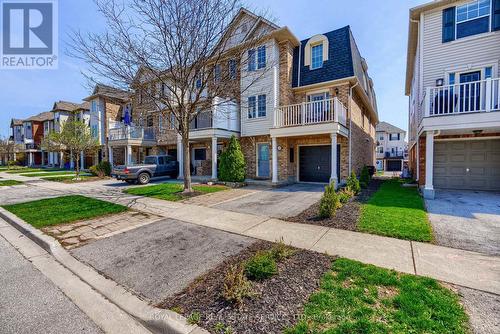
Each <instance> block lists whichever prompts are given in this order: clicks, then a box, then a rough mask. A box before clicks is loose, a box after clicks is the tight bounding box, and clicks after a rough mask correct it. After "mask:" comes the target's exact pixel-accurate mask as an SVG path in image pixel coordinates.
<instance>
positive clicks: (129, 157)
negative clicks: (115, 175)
mask: <svg viewBox="0 0 500 334" xmlns="http://www.w3.org/2000/svg"><path fill="white" fill-rule="evenodd" d="M125 157H126V159H127V160H126V161H127V163H126V165H131V164H132V146H130V145H127V147H126V149H125Z"/></svg>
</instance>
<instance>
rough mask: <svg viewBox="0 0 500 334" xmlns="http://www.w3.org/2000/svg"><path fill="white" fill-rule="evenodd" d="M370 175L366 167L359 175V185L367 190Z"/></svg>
mask: <svg viewBox="0 0 500 334" xmlns="http://www.w3.org/2000/svg"><path fill="white" fill-rule="evenodd" d="M370 179H371V178H370V173H369V171H368V167H367V166H364V167H363V169H362V170H361V175H360V176H359V184H360V185H361V187H362V188H367V187H368V184H369V183H370Z"/></svg>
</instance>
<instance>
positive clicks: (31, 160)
mask: <svg viewBox="0 0 500 334" xmlns="http://www.w3.org/2000/svg"><path fill="white" fill-rule="evenodd" d="M28 157H29V165H30V166H33V152H30V153H29V156H28Z"/></svg>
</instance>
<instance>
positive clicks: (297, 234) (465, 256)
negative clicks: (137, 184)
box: [33, 182, 500, 294]
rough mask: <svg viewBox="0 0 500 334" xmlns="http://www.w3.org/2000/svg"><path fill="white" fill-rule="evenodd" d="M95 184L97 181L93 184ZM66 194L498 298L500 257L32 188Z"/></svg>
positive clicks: (89, 189)
mask: <svg viewBox="0 0 500 334" xmlns="http://www.w3.org/2000/svg"><path fill="white" fill-rule="evenodd" d="M92 183H94V182H92ZM33 186H36V187H43V188H46V189H51V190H56V189H57V190H59V191H61V192H62V193H79V194H84V195H86V196H91V197H94V198H99V199H103V200H106V201H110V202H114V203H119V204H122V205H126V206H129V207H130V208H132V209H134V210H137V211H143V212H147V213H151V214H155V215H158V216H161V217H165V218H172V219H177V220H180V221H184V222H188V223H192V224H196V225H201V226H206V227H211V228H215V229H219V230H223V231H227V232H231V233H236V234H240V235H243V236H249V237H254V238H258V239H263V240H268V241H277V240H280V239H283V240H284V241H285V243H287V244H291V245H292V246H295V247H299V248H304V249H311V250H314V251H317V252H321V253H324V252H326V253H328V254H332V255H338V256H342V257H346V258H350V259H354V260H358V261H361V262H364V263H370V264H374V265H377V266H380V267H384V268H390V269H394V270H397V271H401V272H405V273H410V274H417V275H422V276H429V277H432V278H435V279H438V280H441V281H445V282H448V283H452V284H456V285H461V286H465V287H469V288H473V289H477V290H482V291H486V292H491V293H495V294H500V257H498V256H488V255H484V254H480V253H476V252H471V251H464V250H459V249H453V248H447V247H441V246H436V245H432V244H426V243H420V242H413V241H405V240H399V239H394V238H387V237H381V236H376V235H370V234H365V233H359V232H350V231H345V230H339V229H333V228H328V227H322V226H314V225H306V224H297V223H290V222H286V221H282V220H279V219H273V218H269V217H268V216H261V215H253V214H248V213H239V212H233V211H225V210H221V209H216V208H214V207H200V206H197V205H191V204H183V203H179V202H168V201H163V200H159V199H154V198H147V197H138V196H131V195H127V194H124V193H121V192H120V191H117V190H116V189H113V190H110V189H109V187H107V186H104V185H102V184H98V183H97V182H96V183H95V184H93V185H91V183H87V184H86V186H85V187H81V186H78V185H68V184H62V183H53V182H40V183H36V184H33Z"/></svg>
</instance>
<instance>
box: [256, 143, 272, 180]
mask: <svg viewBox="0 0 500 334" xmlns="http://www.w3.org/2000/svg"><path fill="white" fill-rule="evenodd" d="M257 176H258V177H263V178H268V177H269V176H270V171H269V144H257Z"/></svg>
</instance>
